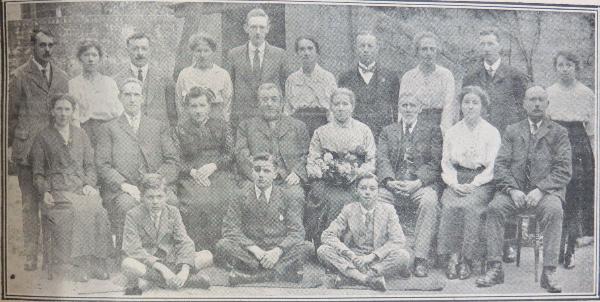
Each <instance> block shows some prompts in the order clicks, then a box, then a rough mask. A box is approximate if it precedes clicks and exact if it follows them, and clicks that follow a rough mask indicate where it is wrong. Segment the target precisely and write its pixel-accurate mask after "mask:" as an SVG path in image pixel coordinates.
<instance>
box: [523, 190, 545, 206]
mask: <svg viewBox="0 0 600 302" xmlns="http://www.w3.org/2000/svg"><path fill="white" fill-rule="evenodd" d="M544 195H545V194H544V192H542V191H541V190H540V189H538V188H535V189H533V190H531V192H529V193H528V194H527V196H526V197H525V201H526V203H527V206H528V207H535V206H537V204H538V203H539V202H540V200H542V198H544Z"/></svg>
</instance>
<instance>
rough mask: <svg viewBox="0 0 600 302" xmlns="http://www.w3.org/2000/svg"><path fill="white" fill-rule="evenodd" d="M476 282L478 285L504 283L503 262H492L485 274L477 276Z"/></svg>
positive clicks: (488, 285) (486, 285)
mask: <svg viewBox="0 0 600 302" xmlns="http://www.w3.org/2000/svg"><path fill="white" fill-rule="evenodd" d="M475 283H476V284H477V286H478V287H490V286H494V285H496V284H501V283H504V270H503V269H502V262H500V261H495V262H492V263H490V264H489V268H488V270H487V272H486V273H485V275H484V276H482V277H479V278H477V280H475Z"/></svg>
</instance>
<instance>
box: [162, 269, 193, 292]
mask: <svg viewBox="0 0 600 302" xmlns="http://www.w3.org/2000/svg"><path fill="white" fill-rule="evenodd" d="M189 276H190V266H189V265H187V264H184V265H183V266H182V267H181V271H179V273H177V274H176V275H174V276H173V278H171V280H167V285H169V287H171V288H173V289H179V288H182V287H183V285H184V284H185V282H186V281H187V279H188V278H189Z"/></svg>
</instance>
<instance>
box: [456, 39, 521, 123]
mask: <svg viewBox="0 0 600 302" xmlns="http://www.w3.org/2000/svg"><path fill="white" fill-rule="evenodd" d="M479 49H480V52H481V55H482V56H483V61H482V62H481V63H479V64H478V67H477V68H476V69H475V70H474V71H473V72H471V73H470V74H467V76H465V78H464V79H463V84H462V85H463V87H466V86H479V87H481V88H483V90H485V91H486V92H487V93H488V95H489V96H490V106H489V108H488V117H487V118H486V120H487V121H488V122H489V123H490V124H492V126H494V127H496V129H498V131H500V133H503V132H504V129H505V128H506V126H507V125H511V124H514V123H516V122H518V121H521V120H523V119H524V118H525V116H526V114H525V110H523V103H522V100H523V97H524V96H525V89H526V88H527V85H528V81H529V80H528V78H527V75H525V74H524V73H522V72H521V71H519V70H517V69H516V68H514V67H512V66H510V65H508V64H506V63H505V62H503V61H502V59H501V58H500V51H501V49H502V45H501V44H500V35H499V33H498V32H497V31H496V30H495V29H493V28H488V29H484V30H482V31H481V32H480V33H479Z"/></svg>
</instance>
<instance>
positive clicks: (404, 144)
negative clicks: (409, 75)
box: [377, 94, 442, 277]
mask: <svg viewBox="0 0 600 302" xmlns="http://www.w3.org/2000/svg"><path fill="white" fill-rule="evenodd" d="M398 104H399V108H398V110H399V112H400V117H401V118H400V119H401V120H400V121H399V122H398V123H394V124H391V125H389V126H387V127H385V128H384V129H383V131H382V132H381V135H380V136H379V145H378V147H377V173H378V174H379V177H380V178H381V179H382V184H383V188H382V189H381V193H380V196H381V199H382V201H385V202H388V203H391V204H393V205H395V206H396V207H397V210H398V211H401V209H398V207H400V206H405V205H407V204H414V203H416V204H418V206H419V208H418V210H417V220H416V221H417V224H416V228H415V242H414V253H415V262H414V269H413V273H414V275H415V276H416V277H426V276H427V275H428V265H427V262H428V261H427V258H428V256H429V251H430V248H431V243H432V240H433V238H434V236H435V235H436V234H437V227H438V217H439V211H440V208H439V207H440V206H439V203H438V196H439V192H440V189H441V188H440V187H439V186H440V183H439V178H440V173H441V167H440V161H441V158H442V135H441V131H440V127H439V125H437V123H434V122H432V121H430V120H429V119H426V120H421V119H419V118H418V116H419V113H420V112H421V106H422V105H421V103H420V102H419V101H418V100H417V98H416V97H415V96H414V95H412V94H403V95H401V96H400V99H399V102H398Z"/></svg>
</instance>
